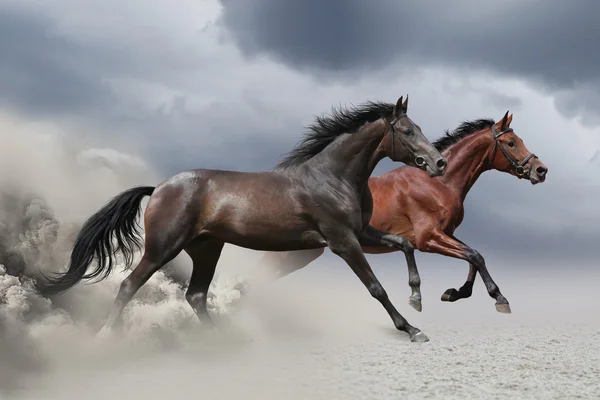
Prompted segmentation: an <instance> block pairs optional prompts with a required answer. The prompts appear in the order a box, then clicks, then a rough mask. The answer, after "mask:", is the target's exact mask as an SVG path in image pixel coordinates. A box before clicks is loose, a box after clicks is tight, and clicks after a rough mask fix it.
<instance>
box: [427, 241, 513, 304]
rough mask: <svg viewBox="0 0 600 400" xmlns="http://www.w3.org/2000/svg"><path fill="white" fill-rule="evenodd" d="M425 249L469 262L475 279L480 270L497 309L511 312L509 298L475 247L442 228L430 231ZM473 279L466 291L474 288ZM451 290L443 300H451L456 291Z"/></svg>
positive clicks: (444, 295) (467, 284)
mask: <svg viewBox="0 0 600 400" xmlns="http://www.w3.org/2000/svg"><path fill="white" fill-rule="evenodd" d="M423 250H424V251H427V252H430V253H437V254H442V255H445V256H450V257H454V258H458V259H461V260H465V261H467V262H469V264H470V265H471V266H472V267H473V273H472V274H471V273H470V274H469V275H470V276H471V275H472V277H473V281H474V280H475V272H479V274H480V275H481V279H482V280H483V283H484V284H485V287H486V288H487V291H488V294H489V296H490V297H491V298H493V299H495V300H496V310H497V311H498V312H501V313H505V314H510V312H511V310H510V305H509V303H508V300H507V299H506V297H504V296H503V295H502V293H501V292H500V288H499V287H498V285H497V284H496V282H494V280H493V279H492V277H491V275H490V273H489V271H488V269H487V266H486V265H485V260H484V259H483V257H482V256H481V254H479V253H478V252H477V251H476V250H475V249H473V248H471V247H469V246H467V245H466V244H464V243H462V242H461V241H459V240H458V239H455V238H453V237H450V236H448V235H446V234H445V233H444V232H442V231H441V230H435V231H433V232H430V234H429V237H428V239H427V240H426V242H425V245H424V249H423ZM473 281H471V282H469V281H468V280H467V283H466V284H465V285H466V286H467V288H466V289H465V292H466V291H467V290H472V286H473ZM469 286H470V287H469ZM461 290H462V288H461ZM449 291H450V290H447V291H446V292H444V294H443V295H442V301H450V298H449V297H448V296H450V294H454V293H453V292H451V293H448V292H449ZM457 292H458V291H457Z"/></svg>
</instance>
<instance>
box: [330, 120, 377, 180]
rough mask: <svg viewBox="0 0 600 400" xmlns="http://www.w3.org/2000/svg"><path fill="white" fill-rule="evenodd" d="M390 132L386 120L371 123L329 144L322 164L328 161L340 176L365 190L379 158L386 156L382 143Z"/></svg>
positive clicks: (334, 172)
mask: <svg viewBox="0 0 600 400" xmlns="http://www.w3.org/2000/svg"><path fill="white" fill-rule="evenodd" d="M386 132H387V129H386V125H385V123H384V122H383V120H379V121H375V122H372V123H368V124H366V125H365V126H363V127H362V128H361V129H360V130H359V131H358V132H356V133H353V134H349V135H347V136H346V137H344V138H340V140H337V141H336V142H334V143H332V144H331V145H329V146H328V147H327V148H326V149H325V150H324V151H323V152H322V153H321V154H320V156H321V157H319V158H320V159H321V161H320V164H324V166H325V168H326V169H328V170H329V171H331V172H330V173H332V174H335V175H336V177H339V178H340V179H343V180H344V181H346V182H348V183H350V184H352V186H354V187H356V188H357V189H358V190H362V189H363V188H364V186H366V185H367V184H368V180H369V177H370V176H371V174H372V173H373V170H374V169H375V167H376V166H377V164H378V163H379V161H381V160H382V159H383V158H384V157H385V152H384V151H383V149H382V147H380V144H381V141H382V140H383V137H384V135H385V134H386ZM322 160H325V161H324V162H323V161H322Z"/></svg>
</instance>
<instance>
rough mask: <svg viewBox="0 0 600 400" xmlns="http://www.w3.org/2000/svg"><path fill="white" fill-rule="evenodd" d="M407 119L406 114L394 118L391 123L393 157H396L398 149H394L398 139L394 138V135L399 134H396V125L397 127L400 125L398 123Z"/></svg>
mask: <svg viewBox="0 0 600 400" xmlns="http://www.w3.org/2000/svg"><path fill="white" fill-rule="evenodd" d="M404 117H406V114H400V115H399V116H397V117H396V118H394V119H393V120H391V121H390V126H391V128H392V129H391V130H390V135H391V137H392V138H391V139H392V157H395V156H396V148H395V147H394V143H395V142H396V138H395V137H394V134H397V132H396V127H395V126H394V125H396V123H398V121H400V120H401V119H402V118H404Z"/></svg>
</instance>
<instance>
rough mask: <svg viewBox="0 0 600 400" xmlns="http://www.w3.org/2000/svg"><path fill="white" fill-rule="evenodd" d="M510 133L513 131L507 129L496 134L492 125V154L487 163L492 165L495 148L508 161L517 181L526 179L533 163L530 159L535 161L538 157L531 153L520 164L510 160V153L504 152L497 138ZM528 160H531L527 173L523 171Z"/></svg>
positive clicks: (512, 159)
mask: <svg viewBox="0 0 600 400" xmlns="http://www.w3.org/2000/svg"><path fill="white" fill-rule="evenodd" d="M512 131H513V129H512V128H507V129H505V130H503V131H502V132H500V133H498V134H496V127H495V125H492V127H491V132H492V137H493V138H494V148H493V149H492V154H491V156H490V159H489V162H490V165H493V162H494V156H495V155H496V147H497V148H499V149H500V151H501V152H502V154H504V157H506V159H507V160H508V162H509V163H510V165H511V166H512V167H513V170H514V171H515V173H516V174H517V177H518V178H519V179H522V178H527V177H529V176H530V175H531V170H532V169H533V164H534V162H533V160H532V159H536V158H538V156H536V155H535V154H533V153H529V155H528V156H527V157H525V158H524V159H523V160H522V161H521V162H520V163H519V162H517V161H516V160H515V159H514V158H512V156H511V155H510V153H509V152H508V151H506V149H505V148H504V146H502V143H500V141H499V140H498V138H499V137H500V136H502V135H504V134H505V133H508V132H512ZM529 160H532V161H531V165H530V166H529V169H528V170H527V171H525V166H526V165H527V163H528V162H529ZM525 172H527V174H525Z"/></svg>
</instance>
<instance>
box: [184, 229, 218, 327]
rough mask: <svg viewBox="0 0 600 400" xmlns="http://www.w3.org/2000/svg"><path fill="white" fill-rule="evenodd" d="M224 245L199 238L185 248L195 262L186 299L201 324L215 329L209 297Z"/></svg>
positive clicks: (216, 240)
mask: <svg viewBox="0 0 600 400" xmlns="http://www.w3.org/2000/svg"><path fill="white" fill-rule="evenodd" d="M224 245H225V243H224V242H223V241H221V240H218V239H215V238H205V237H202V236H199V237H197V238H196V239H194V240H193V241H192V242H191V243H190V244H188V245H187V246H186V247H185V248H184V250H185V252H186V253H188V255H189V256H190V257H191V259H192V262H193V267H192V268H193V269H192V276H191V278H190V283H189V285H188V288H187V291H186V293H185V298H186V300H187V301H188V303H189V304H190V306H191V307H192V309H193V310H194V312H195V313H196V315H197V316H198V319H199V320H200V323H201V324H202V325H206V326H209V327H211V328H213V329H214V328H215V325H214V323H213V321H212V320H211V318H210V316H209V315H208V309H207V300H208V299H207V296H208V289H209V287H210V283H211V282H212V280H213V277H214V275H215V270H216V268H217V263H218V262H219V258H220V257H221V251H222V250H223V246H224Z"/></svg>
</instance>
